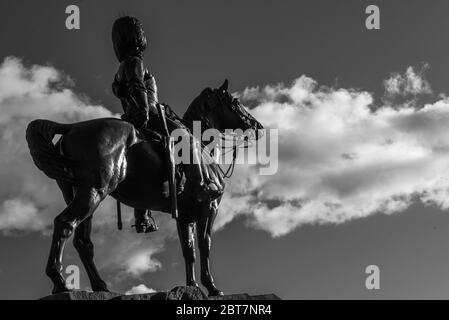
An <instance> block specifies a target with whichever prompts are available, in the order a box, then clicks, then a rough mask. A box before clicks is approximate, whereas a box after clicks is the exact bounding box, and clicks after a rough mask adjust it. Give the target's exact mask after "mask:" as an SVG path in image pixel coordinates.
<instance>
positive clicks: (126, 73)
mask: <svg viewBox="0 0 449 320" xmlns="http://www.w3.org/2000/svg"><path fill="white" fill-rule="evenodd" d="M112 42H113V45H114V52H115V55H116V57H117V59H118V61H119V62H120V67H119V69H118V71H117V73H116V75H115V78H114V82H113V84H112V89H113V92H114V94H115V96H117V97H118V98H119V99H120V101H121V103H122V107H123V110H124V112H125V114H124V115H123V116H122V119H123V120H125V121H128V122H130V123H132V124H133V125H134V127H135V128H136V129H137V130H139V131H140V132H141V133H142V134H143V135H145V132H146V130H145V129H146V128H151V129H153V130H155V131H158V132H163V131H162V120H161V119H160V118H159V115H158V111H157V103H158V97H157V87H156V81H155V78H154V77H153V76H152V75H151V74H150V73H149V72H148V70H147V69H145V67H144V64H143V58H142V56H143V52H144V51H145V49H146V46H147V40H146V37H145V34H144V31H143V28H142V24H141V23H140V22H139V20H138V19H136V18H134V17H129V16H125V17H121V18H118V19H117V20H116V21H115V22H114V25H113V27H112ZM167 126H168V129H169V131H170V132H172V131H173V130H175V129H181V130H183V131H184V133H185V137H186V138H188V139H190V140H189V141H190V144H189V145H190V149H191V155H192V156H193V157H195V158H192V160H193V161H192V162H193V163H191V164H183V168H184V171H185V173H186V178H187V180H188V181H189V182H191V183H192V185H193V186H194V191H195V195H196V197H197V200H198V201H206V200H208V199H209V200H210V199H215V198H217V197H218V196H220V195H221V192H220V191H219V188H217V186H216V185H215V184H214V183H213V182H211V181H205V180H206V179H204V178H203V173H202V169H201V164H200V161H199V160H200V150H198V148H197V147H196V143H193V142H194V141H193V136H192V135H191V134H190V133H189V132H188V130H187V129H186V128H185V127H184V126H183V125H182V124H181V123H180V122H177V121H174V120H172V119H170V118H167ZM195 160H196V161H195ZM134 216H135V227H136V231H137V232H138V233H140V232H149V231H153V230H151V228H152V227H154V226H153V224H152V220H150V215H149V214H148V212H147V210H145V209H134Z"/></svg>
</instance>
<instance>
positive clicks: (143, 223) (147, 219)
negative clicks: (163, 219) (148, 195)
mask: <svg viewBox="0 0 449 320" xmlns="http://www.w3.org/2000/svg"><path fill="white" fill-rule="evenodd" d="M131 227H134V228H136V232H137V233H149V232H155V231H158V230H159V227H158V225H157V223H156V220H154V218H153V216H152V215H151V211H150V210H148V215H147V214H145V216H144V217H139V218H138V219H136V222H135V224H133V225H132V226H131Z"/></svg>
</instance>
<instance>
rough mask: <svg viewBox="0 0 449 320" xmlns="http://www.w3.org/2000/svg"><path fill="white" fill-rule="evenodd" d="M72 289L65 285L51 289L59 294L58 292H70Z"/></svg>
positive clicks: (53, 292) (52, 292)
mask: <svg viewBox="0 0 449 320" xmlns="http://www.w3.org/2000/svg"><path fill="white" fill-rule="evenodd" d="M70 291H72V290H70V289H69V288H67V287H66V286H65V285H58V286H55V287H54V288H53V290H52V291H51V294H58V293H63V292H70Z"/></svg>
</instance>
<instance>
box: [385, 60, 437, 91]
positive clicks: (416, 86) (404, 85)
mask: <svg viewBox="0 0 449 320" xmlns="http://www.w3.org/2000/svg"><path fill="white" fill-rule="evenodd" d="M428 68H429V65H428V64H424V65H423V66H422V67H421V68H420V70H418V71H417V70H416V68H414V67H408V68H407V70H406V71H405V74H400V73H393V74H391V76H390V77H389V78H388V79H386V80H384V87H385V92H386V93H387V94H388V95H400V96H407V95H413V96H416V95H419V94H430V93H432V88H431V86H430V83H429V82H428V81H427V80H426V79H425V78H424V77H423V75H424V72H425V71H426V70H427V69H428Z"/></svg>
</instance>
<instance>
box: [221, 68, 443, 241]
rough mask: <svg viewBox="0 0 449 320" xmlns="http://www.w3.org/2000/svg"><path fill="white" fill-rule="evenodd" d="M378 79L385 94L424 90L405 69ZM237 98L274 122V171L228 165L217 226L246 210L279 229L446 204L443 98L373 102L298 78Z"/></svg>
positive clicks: (253, 221)
mask: <svg viewBox="0 0 449 320" xmlns="http://www.w3.org/2000/svg"><path fill="white" fill-rule="evenodd" d="M385 84H386V87H387V91H388V92H387V93H388V95H390V98H394V95H404V94H414V95H418V94H429V93H430V92H431V89H430V84H429V83H428V82H427V81H426V80H425V79H424V78H423V77H422V74H421V73H416V72H415V71H414V69H413V68H411V67H410V68H408V69H407V71H406V73H405V74H404V75H399V74H396V75H394V76H393V78H390V79H389V80H387V81H386V82H385ZM417 98H418V97H417ZM241 99H243V100H244V101H245V102H246V103H247V104H248V105H251V106H254V107H253V108H252V111H251V112H252V113H253V114H254V115H255V117H256V118H257V119H259V120H260V121H261V123H263V124H264V125H265V126H266V127H268V128H277V129H279V166H278V168H279V169H278V172H277V173H276V174H275V175H273V176H257V175H256V172H257V168H256V167H255V166H253V167H252V168H248V167H247V166H246V167H243V166H242V167H239V168H237V173H236V174H235V175H234V177H233V179H232V182H231V183H230V186H229V190H231V193H230V194H227V195H226V196H225V198H224V200H223V204H222V208H221V215H219V217H218V220H217V228H220V227H222V226H223V225H225V224H226V223H227V222H229V221H231V220H232V219H233V218H234V217H235V216H238V215H245V216H247V217H248V219H247V221H248V223H249V224H250V225H252V226H254V227H256V228H260V229H263V230H266V231H268V232H270V233H271V234H272V235H273V236H281V235H284V234H286V233H288V232H290V231H292V230H294V229H295V228H297V227H298V226H300V225H302V224H323V223H342V222H345V221H349V220H351V219H355V218H361V217H366V216H369V215H372V214H374V213H377V212H381V213H385V214H391V213H395V212H399V211H402V210H404V209H406V208H407V207H408V206H410V204H411V203H412V202H413V201H422V202H424V203H426V204H433V205H438V206H440V207H441V208H442V209H447V208H448V207H449V201H448V199H449V198H448V196H449V175H448V173H449V171H448V170H449V136H448V135H447V128H448V127H449V99H446V98H443V99H441V100H439V101H436V102H434V103H431V104H424V105H417V103H416V101H418V99H415V100H411V101H410V100H409V101H407V103H405V104H402V105H374V102H373V101H374V97H373V96H372V94H370V93H368V92H363V91H356V90H352V89H342V88H339V89H335V88H329V87H320V86H318V84H317V83H316V82H315V81H314V80H313V79H311V78H308V77H306V76H302V77H300V78H298V79H296V80H295V81H294V82H293V83H292V84H291V85H290V86H285V85H283V84H279V85H276V86H266V87H264V88H258V87H256V88H247V89H246V90H245V91H244V92H243V93H242V94H241ZM380 100H383V99H380ZM393 100H394V99H393ZM383 101H385V100H383ZM390 102H391V99H390Z"/></svg>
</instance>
